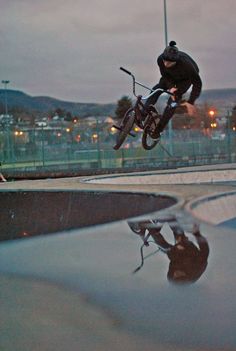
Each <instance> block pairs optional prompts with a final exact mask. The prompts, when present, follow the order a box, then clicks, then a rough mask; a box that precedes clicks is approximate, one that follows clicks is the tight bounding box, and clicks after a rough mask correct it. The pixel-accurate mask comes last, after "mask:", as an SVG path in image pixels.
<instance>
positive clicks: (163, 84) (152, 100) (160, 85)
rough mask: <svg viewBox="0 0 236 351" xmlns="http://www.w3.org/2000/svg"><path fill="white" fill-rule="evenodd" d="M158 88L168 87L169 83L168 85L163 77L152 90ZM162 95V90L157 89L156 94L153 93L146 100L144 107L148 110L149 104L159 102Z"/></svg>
mask: <svg viewBox="0 0 236 351" xmlns="http://www.w3.org/2000/svg"><path fill="white" fill-rule="evenodd" d="M158 88H161V89H168V87H167V85H166V82H165V80H164V79H163V78H161V79H160V81H159V83H158V84H156V85H155V86H154V87H153V88H152V90H156V89H158ZM160 95H161V92H160V91H157V92H156V93H155V94H153V95H152V96H150V97H149V98H148V99H147V101H146V102H145V104H144V109H145V110H146V109H147V107H148V106H150V105H155V103H156V102H157V100H158V98H159V96H160Z"/></svg>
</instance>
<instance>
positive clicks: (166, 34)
mask: <svg viewBox="0 0 236 351" xmlns="http://www.w3.org/2000/svg"><path fill="white" fill-rule="evenodd" d="M164 27H165V46H167V45H168V30H167V8H166V0H164Z"/></svg>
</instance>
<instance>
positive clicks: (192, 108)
mask: <svg viewBox="0 0 236 351" xmlns="http://www.w3.org/2000/svg"><path fill="white" fill-rule="evenodd" d="M181 106H185V107H186V108H187V112H188V115H189V116H194V115H195V114H196V111H197V110H196V107H195V106H194V105H192V104H190V103H189V102H183V103H182V104H181Z"/></svg>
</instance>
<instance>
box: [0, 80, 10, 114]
mask: <svg viewBox="0 0 236 351" xmlns="http://www.w3.org/2000/svg"><path fill="white" fill-rule="evenodd" d="M9 83H10V81H9V80H2V84H3V85H4V90H5V115H6V117H7V115H8V106H7V84H9Z"/></svg>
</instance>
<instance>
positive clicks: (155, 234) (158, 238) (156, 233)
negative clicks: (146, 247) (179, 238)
mask: <svg viewBox="0 0 236 351" xmlns="http://www.w3.org/2000/svg"><path fill="white" fill-rule="evenodd" d="M149 233H150V235H151V236H152V238H153V239H154V241H155V243H156V244H157V245H158V246H159V247H160V249H161V250H162V251H163V252H166V253H167V252H169V251H170V250H171V249H172V247H173V245H171V244H169V243H168V242H167V241H166V240H165V239H164V237H163V236H162V235H161V233H160V230H158V229H154V228H153V229H149Z"/></svg>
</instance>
